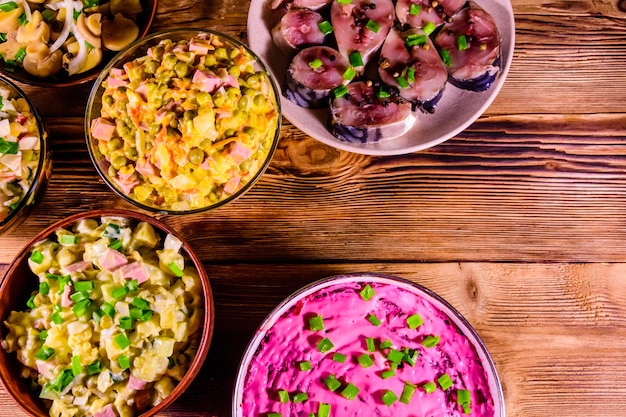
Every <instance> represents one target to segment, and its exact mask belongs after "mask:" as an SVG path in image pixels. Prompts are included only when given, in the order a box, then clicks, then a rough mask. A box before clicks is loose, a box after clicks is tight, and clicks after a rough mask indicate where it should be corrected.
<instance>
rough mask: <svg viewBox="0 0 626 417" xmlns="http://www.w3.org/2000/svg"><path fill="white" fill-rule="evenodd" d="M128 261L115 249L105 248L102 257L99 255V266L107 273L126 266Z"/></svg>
mask: <svg viewBox="0 0 626 417" xmlns="http://www.w3.org/2000/svg"><path fill="white" fill-rule="evenodd" d="M127 263H128V259H126V256H124V255H122V254H121V253H119V252H118V251H116V250H115V249H111V248H107V250H106V251H104V253H102V255H100V266H101V267H102V268H104V269H106V270H107V271H109V272H110V271H114V270H116V269H117V268H119V267H120V266H122V265H126V264H127Z"/></svg>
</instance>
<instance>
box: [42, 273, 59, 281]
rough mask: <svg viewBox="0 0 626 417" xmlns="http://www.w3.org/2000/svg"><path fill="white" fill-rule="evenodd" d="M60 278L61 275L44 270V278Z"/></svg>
mask: <svg viewBox="0 0 626 417" xmlns="http://www.w3.org/2000/svg"><path fill="white" fill-rule="evenodd" d="M60 278H63V276H62V275H59V274H50V273H47V272H46V279H54V280H58V279H60Z"/></svg>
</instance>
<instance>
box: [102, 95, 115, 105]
mask: <svg viewBox="0 0 626 417" xmlns="http://www.w3.org/2000/svg"><path fill="white" fill-rule="evenodd" d="M102 101H103V102H104V104H105V105H106V106H112V105H113V104H114V103H115V100H114V99H113V97H111V96H110V95H108V94H107V95H105V96H103V97H102Z"/></svg>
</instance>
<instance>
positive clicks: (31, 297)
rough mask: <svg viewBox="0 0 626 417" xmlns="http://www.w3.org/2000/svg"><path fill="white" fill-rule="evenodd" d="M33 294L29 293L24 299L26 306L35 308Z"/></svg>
mask: <svg viewBox="0 0 626 417" xmlns="http://www.w3.org/2000/svg"><path fill="white" fill-rule="evenodd" d="M35 296H36V295H35V294H33V295H31V296H30V298H29V299H28V300H27V301H26V306H27V307H28V308H35V307H37V305H36V304H35Z"/></svg>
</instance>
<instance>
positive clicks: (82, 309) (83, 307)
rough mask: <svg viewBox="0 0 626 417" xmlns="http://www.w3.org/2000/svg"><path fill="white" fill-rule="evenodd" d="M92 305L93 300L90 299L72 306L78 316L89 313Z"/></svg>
mask: <svg viewBox="0 0 626 417" xmlns="http://www.w3.org/2000/svg"><path fill="white" fill-rule="evenodd" d="M90 305H91V300H90V299H86V300H81V301H79V302H78V303H76V305H75V306H74V307H72V311H73V312H74V314H76V315H77V316H78V317H81V316H84V315H85V314H86V313H87V310H88V309H89V306H90Z"/></svg>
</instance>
